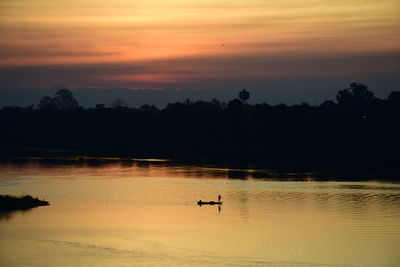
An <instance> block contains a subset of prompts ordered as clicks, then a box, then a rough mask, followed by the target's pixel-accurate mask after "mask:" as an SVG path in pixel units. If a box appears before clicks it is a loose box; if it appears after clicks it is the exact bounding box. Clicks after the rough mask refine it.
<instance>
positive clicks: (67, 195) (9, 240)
mask: <svg viewBox="0 0 400 267" xmlns="http://www.w3.org/2000/svg"><path fill="white" fill-rule="evenodd" d="M279 175H282V173H280V174H279ZM283 175H284V176H285V177H291V178H293V179H289V180H287V179H286V180H285V181H282V180H281V179H274V178H276V177H275V176H277V174H276V173H275V172H274V171H272V170H254V169H248V170H246V169H239V170H234V169H226V168H223V167H221V166H219V167H218V168H217V167H213V166H195V165H191V166H182V165H178V164H169V163H168V162H155V161H154V162H152V161H125V162H119V161H110V162H108V163H105V164H100V163H96V164H89V163H85V162H81V163H68V162H63V163H54V162H47V163H43V162H40V161H36V160H31V161H28V162H23V163H15V162H8V163H4V162H2V163H0V194H32V195H34V196H39V197H41V198H44V199H46V200H49V201H50V202H51V206H47V207H39V208H35V209H32V210H30V211H27V212H16V213H9V214H1V215H0V216H1V217H0V266H279V267H281V266H374V267H376V266H400V253H399V251H400V184H397V183H382V182H375V181H366V182H335V181H333V180H335V177H334V176H332V177H331V179H328V180H331V181H323V182H318V181H315V177H317V176H318V174H315V173H284V174H283ZM326 175H327V174H326ZM326 175H325V176H326ZM328 176H329V175H328ZM228 177H231V178H228ZM233 177H235V178H236V179H233ZM252 177H258V178H257V179H255V178H252ZM263 177H264V178H265V179H263ZM298 177H300V178H301V179H296V178H298ZM243 178H246V179H243ZM218 194H221V195H222V198H223V201H224V205H223V206H221V209H218V207H217V206H202V207H199V206H197V205H196V201H197V200H199V199H202V200H215V199H216V197H217V195H218Z"/></svg>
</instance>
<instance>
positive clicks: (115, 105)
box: [110, 98, 127, 108]
mask: <svg viewBox="0 0 400 267" xmlns="http://www.w3.org/2000/svg"><path fill="white" fill-rule="evenodd" d="M126 106H127V104H126V103H125V101H124V100H122V99H121V98H115V99H114V100H113V101H112V102H111V103H110V107H111V108H125V107H126Z"/></svg>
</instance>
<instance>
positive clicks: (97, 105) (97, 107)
mask: <svg viewBox="0 0 400 267" xmlns="http://www.w3.org/2000/svg"><path fill="white" fill-rule="evenodd" d="M102 108H104V104H96V109H102Z"/></svg>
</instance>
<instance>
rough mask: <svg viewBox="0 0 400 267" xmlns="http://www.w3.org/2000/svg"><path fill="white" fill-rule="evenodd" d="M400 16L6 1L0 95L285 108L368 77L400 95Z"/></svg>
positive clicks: (324, 3)
mask: <svg viewBox="0 0 400 267" xmlns="http://www.w3.org/2000/svg"><path fill="white" fill-rule="evenodd" d="M399 14H400V2H399V1H398V0H335V1H332V0H244V1H242V0H237V1H235V0H229V1H221V0H212V1H211V0H201V1H200V0H192V1H190V0H145V1H143V0H113V1H110V0H68V1H67V0H58V1H54V0H0V36H1V38H0V90H11V89H12V90H18V89H20V88H36V89H48V88H51V87H53V86H55V85H59V84H62V85H65V86H66V87H67V88H80V87H85V88H96V89H99V88H100V89H108V88H128V89H148V90H163V89H165V88H174V89H176V90H195V91H196V90H205V91H209V90H222V91H224V90H225V91H226V90H228V91H229V90H239V89H242V88H248V90H250V91H251V90H255V91H258V92H263V93H264V94H266V97H267V98H268V92H274V94H275V95H277V96H280V101H283V102H284V101H285V98H286V97H287V98H288V99H289V98H290V95H299V96H301V95H302V94H305V95H307V97H303V98H304V99H309V100H310V101H312V100H313V99H315V100H319V98H320V97H322V95H324V94H323V93H321V92H318V90H320V91H324V92H331V90H332V89H337V90H339V89H342V88H344V87H346V86H347V87H348V84H349V83H351V82H363V83H365V84H367V85H369V86H370V87H372V88H373V89H374V90H375V91H376V94H377V95H378V96H379V95H381V96H384V95H385V94H387V93H388V92H389V91H394V90H399V83H400V78H399V77H400V63H399V62H400V15H399ZM109 90H112V89H109ZM280 90H281V92H282V93H281V94H280V93H279V92H280ZM21 92H22V91H21ZM21 94H22V93H21ZM21 97H23V96H21ZM292 98H293V97H292ZM300 98H301V97H300ZM300 98H299V100H300Z"/></svg>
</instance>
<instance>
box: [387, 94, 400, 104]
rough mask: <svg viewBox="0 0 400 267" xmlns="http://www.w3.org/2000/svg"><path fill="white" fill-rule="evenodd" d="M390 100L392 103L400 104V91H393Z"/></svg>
mask: <svg viewBox="0 0 400 267" xmlns="http://www.w3.org/2000/svg"><path fill="white" fill-rule="evenodd" d="M388 100H389V102H390V103H393V104H400V92H391V93H390V95H389V98H388Z"/></svg>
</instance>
